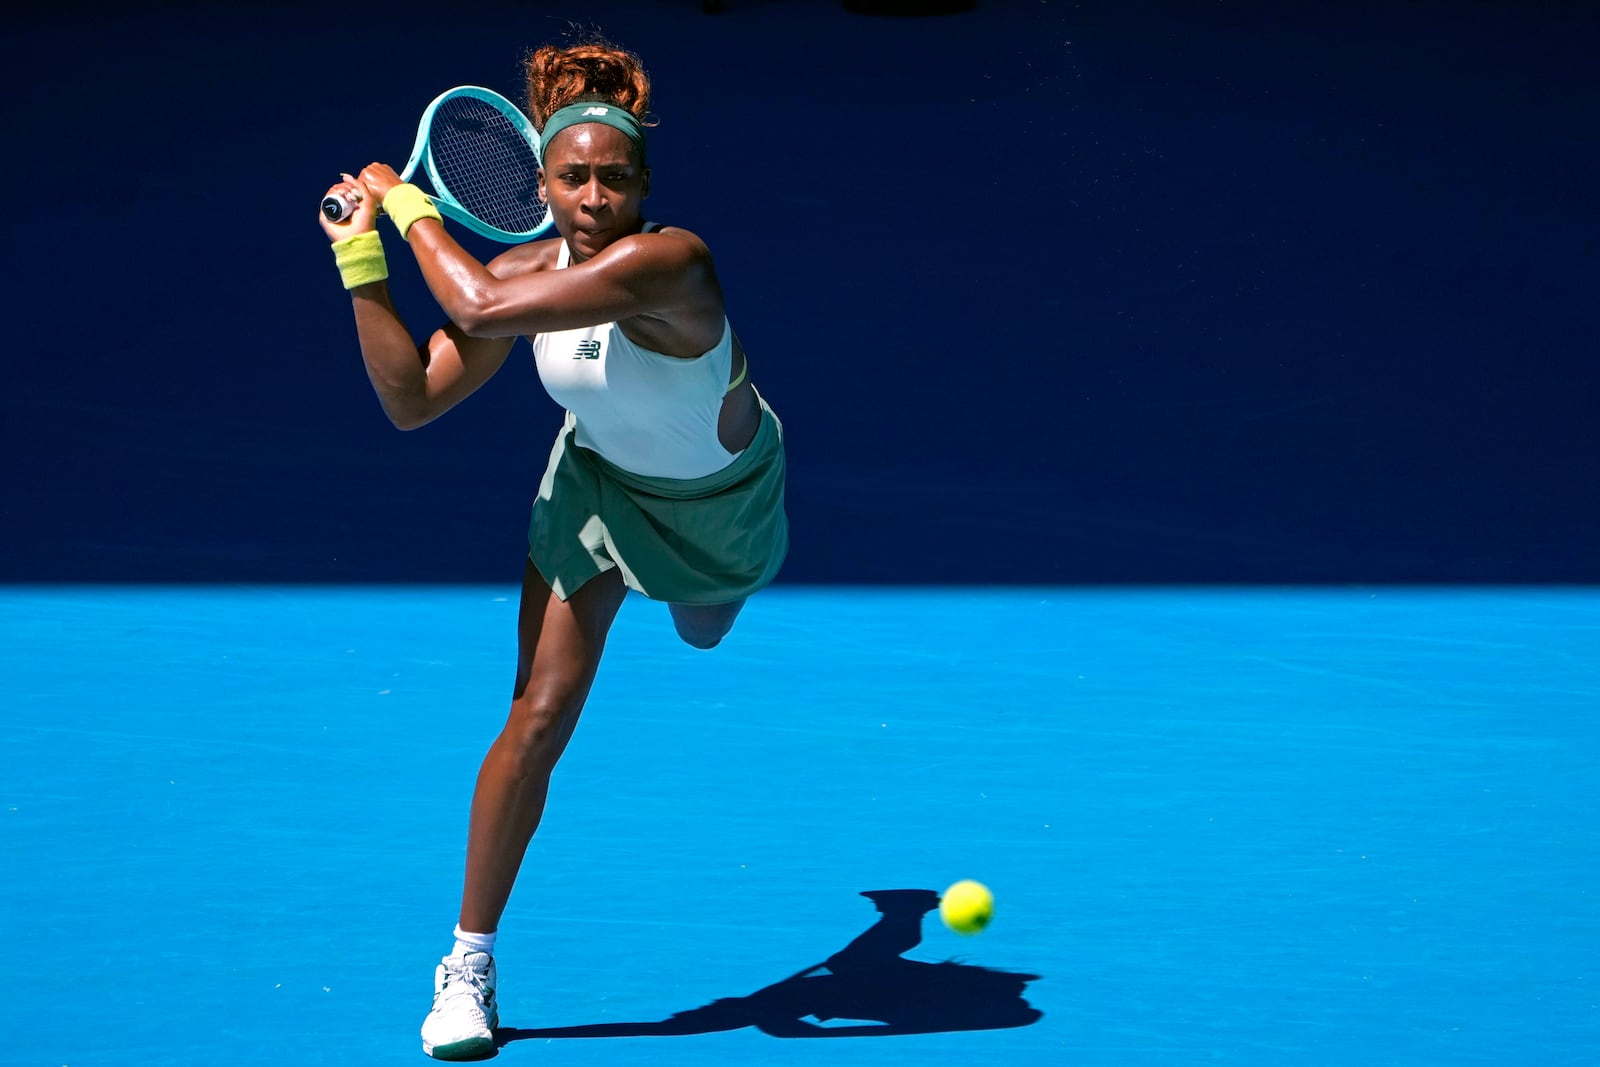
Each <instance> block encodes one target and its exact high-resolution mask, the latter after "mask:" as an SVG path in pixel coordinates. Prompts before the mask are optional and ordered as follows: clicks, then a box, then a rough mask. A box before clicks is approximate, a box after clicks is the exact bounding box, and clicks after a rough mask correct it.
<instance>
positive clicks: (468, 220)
mask: <svg viewBox="0 0 1600 1067" xmlns="http://www.w3.org/2000/svg"><path fill="white" fill-rule="evenodd" d="M463 96H465V97H472V98H474V99H477V100H481V101H483V102H484V103H486V104H488V105H489V106H490V107H492V108H494V109H495V110H497V111H499V112H500V113H501V114H503V115H504V116H505V117H506V118H507V119H509V120H510V122H511V124H512V125H513V126H514V127H516V129H517V131H518V132H519V133H521V134H522V135H523V136H524V137H525V138H527V141H528V147H529V148H531V149H532V150H533V157H534V159H538V158H539V131H538V130H536V129H534V128H533V123H532V122H530V121H528V116H526V115H524V114H523V113H522V109H521V108H519V107H517V105H515V104H513V103H512V102H511V101H510V100H507V99H506V98H505V97H504V96H501V95H500V94H499V93H497V92H495V91H494V90H493V89H485V88H484V87H483V86H481V85H457V86H454V87H453V88H450V89H446V90H445V91H444V92H442V93H440V94H439V95H438V96H436V97H434V98H433V100H432V101H430V102H429V104H428V106H427V107H426V108H425V109H424V110H423V112H422V118H421V119H419V120H418V122H417V137H416V141H415V142H414V143H413V144H412V146H411V157H410V158H409V159H407V160H406V165H405V167H404V169H402V170H401V171H400V180H401V181H403V182H409V181H411V179H412V178H413V177H414V176H415V175H416V173H417V167H418V166H421V167H422V170H423V173H425V174H427V176H428V182H429V183H430V184H431V185H432V186H433V192H430V193H429V194H428V196H429V198H430V199H431V200H432V201H433V204H434V206H435V207H437V208H438V209H439V212H440V214H442V215H445V216H447V217H449V218H451V219H454V220H455V221H456V222H459V223H460V224H461V225H463V226H465V227H467V229H469V230H472V231H473V232H474V233H477V234H479V235H481V236H483V237H487V238H489V239H490V240H491V241H498V242H500V243H501V244H525V243H526V242H528V241H531V240H533V239H534V238H536V237H540V236H542V235H544V234H545V233H546V232H547V231H549V229H550V228H551V226H552V225H553V224H554V222H555V220H554V218H552V217H551V215H550V212H549V210H548V209H547V210H546V211H545V213H544V218H543V219H542V220H541V221H540V223H539V225H538V226H536V227H534V228H533V229H532V230H529V231H513V230H502V229H501V228H500V227H498V226H495V225H492V224H490V223H487V222H485V221H483V220H482V219H480V218H478V217H477V216H476V215H474V214H473V213H472V212H470V211H468V210H467V209H466V208H464V207H462V206H461V205H460V204H459V203H457V202H456V200H455V199H454V194H453V193H451V192H450V187H449V186H448V185H446V184H445V183H444V182H442V181H440V180H439V171H438V169H437V167H436V166H435V165H434V161H433V152H432V149H431V147H430V144H429V140H430V138H429V131H431V130H432V129H433V116H434V113H435V112H437V111H438V110H439V108H441V107H443V106H444V104H445V103H446V102H447V101H450V100H453V99H456V98H457V97H463ZM334 200H336V198H335V197H327V198H325V199H324V200H323V210H324V212H328V211H329V206H328V205H329V203H330V201H334ZM346 210H347V209H346ZM329 217H330V218H343V217H344V214H343V213H341V214H339V215H333V214H331V213H329Z"/></svg>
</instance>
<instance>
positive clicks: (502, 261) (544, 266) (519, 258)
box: [486, 237, 561, 278]
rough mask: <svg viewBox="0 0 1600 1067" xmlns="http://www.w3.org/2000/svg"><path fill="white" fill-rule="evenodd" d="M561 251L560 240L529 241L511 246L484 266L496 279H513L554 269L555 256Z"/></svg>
mask: <svg viewBox="0 0 1600 1067" xmlns="http://www.w3.org/2000/svg"><path fill="white" fill-rule="evenodd" d="M560 251H561V238H559V237H551V238H548V239H546V240H543V241H529V242H528V243H527V244H520V245H513V246H512V247H511V248H508V249H506V250H505V251H504V252H502V253H500V254H499V255H498V256H495V257H494V258H493V259H491V260H490V261H489V262H488V263H487V264H486V266H487V267H488V268H489V273H490V274H493V275H494V276H495V277H496V278H515V277H517V276H519V275H523V274H533V273H536V272H538V271H541V270H555V269H556V255H557V254H558V253H559V252H560Z"/></svg>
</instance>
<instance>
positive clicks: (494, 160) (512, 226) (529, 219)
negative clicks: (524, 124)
mask: <svg viewBox="0 0 1600 1067" xmlns="http://www.w3.org/2000/svg"><path fill="white" fill-rule="evenodd" d="M428 154H429V156H430V157H431V161H432V164H433V170H432V176H433V178H434V184H435V185H437V186H438V187H439V192H440V193H443V194H444V195H446V196H448V197H450V198H451V199H452V200H454V201H456V203H458V204H460V205H461V206H462V207H463V208H465V209H466V210H467V211H469V212H471V213H472V214H473V215H474V216H475V217H476V218H478V219H481V220H482V221H484V222H487V223H488V224H489V225H491V226H495V227H497V228H499V229H501V230H505V231H507V232H508V233H531V232H533V231H534V230H535V229H537V228H538V226H539V224H540V223H541V222H543V221H544V216H545V205H544V203H543V202H542V201H540V199H539V159H538V156H537V155H536V154H535V152H534V148H533V145H531V144H530V143H529V142H528V138H527V137H526V136H525V135H524V134H523V132H522V130H521V128H519V127H518V126H517V125H516V124H515V123H514V122H513V121H512V120H511V118H510V117H509V116H507V115H506V114H505V113H504V112H502V111H501V110H500V109H499V108H498V107H495V106H494V105H493V104H491V103H489V102H487V101H485V100H481V99H478V98H476V97H470V96H461V97H455V98H453V99H450V100H446V101H444V102H443V103H442V104H441V105H440V106H439V108H438V110H437V111H435V112H434V116H433V122H432V125H431V127H430V128H429V132H428Z"/></svg>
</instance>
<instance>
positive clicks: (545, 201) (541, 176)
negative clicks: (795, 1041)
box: [538, 167, 550, 204]
mask: <svg viewBox="0 0 1600 1067" xmlns="http://www.w3.org/2000/svg"><path fill="white" fill-rule="evenodd" d="M538 189H539V202H540V203H542V204H548V203H549V202H550V197H549V196H548V195H547V194H546V193H545V190H544V168H543V167H540V168H539V186H538Z"/></svg>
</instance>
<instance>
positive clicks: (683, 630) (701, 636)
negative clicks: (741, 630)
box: [678, 626, 728, 649]
mask: <svg viewBox="0 0 1600 1067" xmlns="http://www.w3.org/2000/svg"><path fill="white" fill-rule="evenodd" d="M678 636H679V637H681V638H683V643H684V644H686V645H688V646H690V647H691V648H702V649H704V648H716V647H717V646H718V645H720V644H722V639H723V638H724V637H727V636H728V631H726V630H721V631H711V630H703V629H697V628H693V627H684V626H679V627H678Z"/></svg>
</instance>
